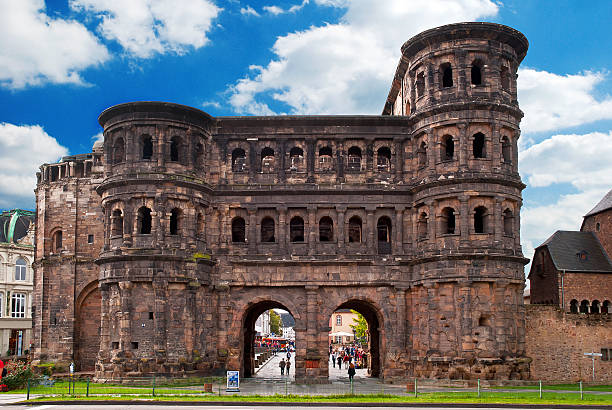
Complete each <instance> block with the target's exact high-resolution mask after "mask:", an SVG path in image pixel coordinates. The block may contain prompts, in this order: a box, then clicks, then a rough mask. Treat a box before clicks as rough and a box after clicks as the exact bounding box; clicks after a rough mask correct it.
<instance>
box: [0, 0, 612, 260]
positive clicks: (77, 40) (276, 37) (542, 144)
mask: <svg viewBox="0 0 612 410" xmlns="http://www.w3.org/2000/svg"><path fill="white" fill-rule="evenodd" d="M459 21H491V22H496V23H501V24H506V25H509V26H511V27H514V28H516V29H518V30H520V31H521V32H523V33H524V34H525V35H526V36H527V38H528V39H529V42H530V48H529V52H528V54H527V57H526V58H525V60H524V61H523V64H522V66H521V69H520V71H519V80H518V81H519V103H520V105H521V108H522V109H523V111H524V112H525V118H524V120H523V122H522V124H521V127H522V137H521V143H520V145H521V147H520V150H521V152H520V171H521V175H522V177H523V180H524V181H525V183H526V184H527V185H528V187H527V189H526V190H525V191H524V192H523V196H524V206H523V210H522V215H521V217H522V235H523V237H522V242H523V245H524V251H525V253H526V255H527V256H531V253H532V248H533V246H537V245H538V244H539V243H541V242H542V241H543V240H544V239H546V238H547V237H548V236H549V235H550V234H552V233H553V232H554V231H555V230H556V229H578V228H579V227H580V223H581V216H582V215H584V214H585V213H586V212H588V211H589V210H590V209H591V208H592V207H593V206H594V205H595V203H596V202H597V201H598V200H599V199H600V198H601V197H603V195H604V194H605V193H606V192H607V191H608V190H609V189H610V188H612V97H611V95H612V73H610V71H611V70H612V58H611V56H612V41H610V39H609V37H608V35H609V23H610V21H612V2H611V1H608V0H601V1H589V2H582V1H581V2H578V1H570V0H555V1H553V0H550V1H549V0H537V1H536V0H507V1H491V0H425V1H420V0H419V1H417V0H414V1H413V0H385V1H381V0H359V1H358V0H293V1H280V0H270V1H255V0H226V1H220V0H173V1H161V0H130V1H129V2H128V1H123V2H122V1H114V0H49V1H46V2H45V1H43V0H0V107H1V109H0V161H1V163H2V164H3V165H2V167H0V209H7V208H14V207H23V208H29V209H32V208H33V206H34V196H33V192H32V190H33V188H34V184H35V179H34V173H35V172H36V169H37V167H38V165H40V164H41V163H43V162H54V161H56V160H57V159H59V157H61V156H62V155H66V154H77V153H83V152H88V151H89V150H90V149H91V145H92V143H93V141H94V139H95V138H96V136H98V135H99V133H100V132H101V129H100V126H99V125H98V124H97V116H98V114H99V113H100V112H101V111H102V110H104V109H105V108H107V107H109V106H111V105H114V104H118V103H122V102H126V101H137V100H162V101H171V102H176V103H180V104H186V105H190V106H193V107H197V108H200V109H202V110H204V111H207V112H208V113H210V114H212V115H260V114H379V113H380V112H381V110H382V107H383V104H384V101H385V98H386V95H387V92H388V87H389V85H390V83H391V78H392V75H393V73H394V71H395V67H396V64H397V62H398V59H399V50H400V46H401V45H402V44H403V42H404V41H406V40H407V39H408V38H410V37H411V36H412V35H414V34H417V33H418V32H420V31H422V30H425V29H428V28H431V27H435V26H439V25H442V24H448V23H454V22H459Z"/></svg>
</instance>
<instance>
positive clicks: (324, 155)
mask: <svg viewBox="0 0 612 410" xmlns="http://www.w3.org/2000/svg"><path fill="white" fill-rule="evenodd" d="M333 168H334V163H333V155H332V149H331V148H330V147H321V148H320V149H319V169H320V170H321V171H331V170H332V169H333Z"/></svg>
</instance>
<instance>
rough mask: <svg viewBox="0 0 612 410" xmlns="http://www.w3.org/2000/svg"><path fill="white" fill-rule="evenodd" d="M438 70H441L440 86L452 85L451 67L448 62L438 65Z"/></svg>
mask: <svg viewBox="0 0 612 410" xmlns="http://www.w3.org/2000/svg"><path fill="white" fill-rule="evenodd" d="M440 71H441V72H442V87H444V88H446V87H452V86H453V68H452V67H451V65H450V63H444V64H442V65H441V66H440Z"/></svg>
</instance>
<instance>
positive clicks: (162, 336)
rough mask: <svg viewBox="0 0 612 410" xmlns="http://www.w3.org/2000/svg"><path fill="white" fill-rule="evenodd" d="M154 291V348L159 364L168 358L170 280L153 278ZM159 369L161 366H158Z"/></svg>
mask: <svg viewBox="0 0 612 410" xmlns="http://www.w3.org/2000/svg"><path fill="white" fill-rule="evenodd" d="M152 285H153V293H154V295H155V296H154V297H155V305H154V308H153V319H154V322H153V326H154V329H155V330H154V335H155V337H154V339H153V350H154V352H155V357H156V362H157V364H158V365H163V364H164V363H165V361H166V358H167V351H166V345H167V340H166V326H167V316H168V310H167V303H168V282H167V281H166V280H163V279H160V278H155V279H154V280H153V283H152ZM158 370H159V368H158Z"/></svg>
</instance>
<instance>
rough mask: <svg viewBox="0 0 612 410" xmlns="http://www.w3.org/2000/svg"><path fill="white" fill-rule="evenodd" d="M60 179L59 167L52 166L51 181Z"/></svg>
mask: <svg viewBox="0 0 612 410" xmlns="http://www.w3.org/2000/svg"><path fill="white" fill-rule="evenodd" d="M58 179H59V167H51V181H52V182H53V181H57V180H58Z"/></svg>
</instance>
